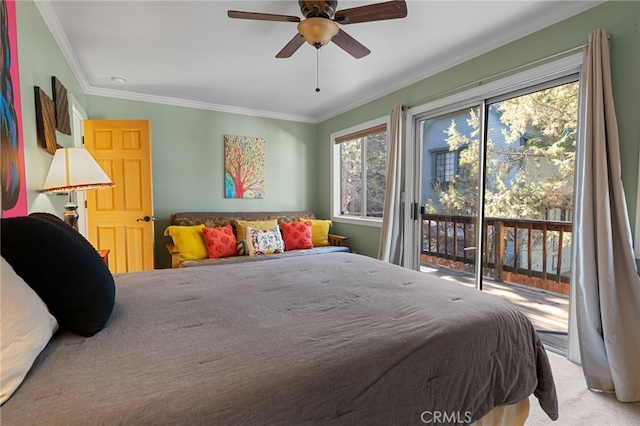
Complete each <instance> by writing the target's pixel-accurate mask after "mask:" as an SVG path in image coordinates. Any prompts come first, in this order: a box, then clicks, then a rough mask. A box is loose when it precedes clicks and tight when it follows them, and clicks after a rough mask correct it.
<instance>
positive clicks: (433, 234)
mask: <svg viewBox="0 0 640 426" xmlns="http://www.w3.org/2000/svg"><path fill="white" fill-rule="evenodd" d="M475 222H476V219H475V217H471V216H447V215H435V214H423V215H422V253H423V254H426V255H429V256H435V257H439V258H444V259H449V260H452V261H455V262H463V263H465V264H475V251H474V250H475V249H476V244H475V240H476V228H475ZM571 226H572V225H571V222H556V221H543V220H524V219H504V218H491V217H490V218H485V223H484V227H485V228H484V230H483V232H484V235H485V238H484V247H483V251H482V263H483V267H486V268H489V269H490V270H492V271H493V277H494V279H495V280H496V281H499V282H502V281H503V275H504V272H505V271H508V272H512V273H514V274H516V275H525V276H528V277H536V278H541V279H543V280H552V281H555V282H558V283H560V282H564V283H568V282H569V278H570V273H571V271H570V268H569V265H570V259H569V256H568V253H571ZM550 260H551V262H550ZM549 263H552V264H551V265H550V264H549Z"/></svg>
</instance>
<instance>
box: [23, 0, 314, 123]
mask: <svg viewBox="0 0 640 426" xmlns="http://www.w3.org/2000/svg"><path fill="white" fill-rule="evenodd" d="M51 2H52V0H37V1H34V3H35V5H36V8H37V9H38V11H39V12H40V15H41V16H42V19H43V20H44V22H45V24H46V25H47V27H48V28H49V31H50V32H51V34H52V35H53V38H54V39H55V40H56V43H58V46H59V47H60V50H61V51H62V55H63V56H64V57H65V59H66V60H67V63H68V64H69V67H70V68H71V71H72V72H73V75H74V76H75V77H76V80H78V82H79V84H80V87H81V88H82V90H83V92H84V93H85V94H87V95H95V96H104V97H109V98H117V99H126V100H132V101H141V102H150V103H156V104H162V105H171V106H178V107H184V108H194V109H202V110H208V111H216V112H227V113H231V114H241V115H249V116H253V117H262V118H272V119H276V120H287V121H297V122H302V123H312V124H317V123H318V119H317V118H316V117H307V116H301V115H292V114H284V113H279V112H273V111H262V110H255V109H249V108H241V107H234V106H230V105H219V104H212V103H207V102H198V101H190V100H186V99H177V98H169V97H164V96H156V95H147V94H143V93H134V92H126V91H122V90H115V89H103V88H99V87H93V86H91V85H90V84H89V82H88V80H87V78H86V77H85V75H84V72H83V71H82V68H81V67H80V64H79V62H78V59H77V58H76V55H75V54H74V53H73V50H72V49H71V45H70V44H69V41H68V40H67V37H66V35H65V34H64V31H63V30H62V26H61V25H60V21H59V20H58V16H57V15H56V13H55V11H54V10H53V6H52V4H51Z"/></svg>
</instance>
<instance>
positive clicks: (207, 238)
mask: <svg viewBox="0 0 640 426" xmlns="http://www.w3.org/2000/svg"><path fill="white" fill-rule="evenodd" d="M202 235H203V236H204V242H205V243H206V244H207V251H208V252H209V258H211V259H217V258H220V257H229V256H233V255H235V254H236V236H235V235H233V228H232V227H231V225H230V224H227V225H225V226H219V227H217V228H202Z"/></svg>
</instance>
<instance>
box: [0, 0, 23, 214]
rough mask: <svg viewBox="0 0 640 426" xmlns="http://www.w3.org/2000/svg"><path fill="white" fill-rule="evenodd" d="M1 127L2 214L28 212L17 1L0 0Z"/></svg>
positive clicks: (0, 190)
mask: <svg viewBox="0 0 640 426" xmlns="http://www.w3.org/2000/svg"><path fill="white" fill-rule="evenodd" d="M0 25H1V28H0V38H1V45H0V48H1V50H0V53H1V57H0V66H1V67H2V70H1V72H0V91H1V93H0V96H1V99H0V114H1V115H2V117H1V122H2V127H1V129H0V143H1V147H0V149H1V152H0V154H1V155H0V160H1V162H2V164H1V167H0V171H1V173H2V178H1V182H2V188H1V189H0V192H1V194H2V217H15V216H24V215H26V214H27V183H26V176H25V169H24V144H23V140H22V107H21V104H20V73H19V70H18V42H17V39H18V34H17V31H16V3H15V1H14V0H1V1H0Z"/></svg>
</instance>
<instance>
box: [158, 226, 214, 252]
mask: <svg viewBox="0 0 640 426" xmlns="http://www.w3.org/2000/svg"><path fill="white" fill-rule="evenodd" d="M202 228H204V225H194V226H177V225H171V226H169V227H167V229H165V230H164V235H165V236H166V237H171V238H172V239H173V244H175V246H176V247H177V248H178V251H179V252H180V260H200V259H206V258H207V257H209V252H208V251H207V245H206V244H205V242H204V236H203V235H202Z"/></svg>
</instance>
